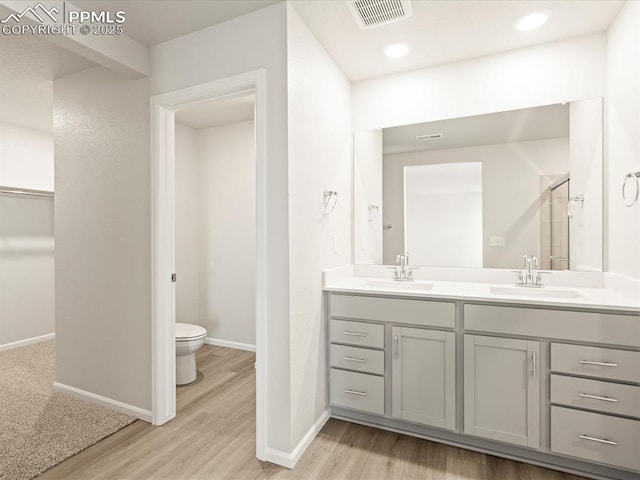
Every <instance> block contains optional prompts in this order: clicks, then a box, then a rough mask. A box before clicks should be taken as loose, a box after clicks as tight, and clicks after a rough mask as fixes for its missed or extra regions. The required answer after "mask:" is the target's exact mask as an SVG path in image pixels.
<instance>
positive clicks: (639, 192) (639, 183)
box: [622, 172, 640, 207]
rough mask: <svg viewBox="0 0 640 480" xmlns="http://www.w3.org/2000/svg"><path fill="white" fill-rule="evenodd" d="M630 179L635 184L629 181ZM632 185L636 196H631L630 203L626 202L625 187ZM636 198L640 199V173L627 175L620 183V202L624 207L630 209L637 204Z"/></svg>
mask: <svg viewBox="0 0 640 480" xmlns="http://www.w3.org/2000/svg"><path fill="white" fill-rule="evenodd" d="M630 179H633V180H635V182H633V180H632V181H629V180H630ZM633 183H635V184H636V194H635V195H632V196H631V201H627V185H628V184H633ZM638 197H640V172H635V173H627V174H626V175H625V177H624V180H623V181H622V202H623V203H624V205H625V206H626V207H630V206H632V205H633V204H634V203H637V202H638Z"/></svg>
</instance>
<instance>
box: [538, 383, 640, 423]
mask: <svg viewBox="0 0 640 480" xmlns="http://www.w3.org/2000/svg"><path fill="white" fill-rule="evenodd" d="M551 403H559V404H562V405H567V406H569V407H578V408H587V409H589V410H597V411H599V412H604V413H614V414H618V415H627V416H630V417H640V387H636V386H633V385H621V384H619V383H612V382H603V381H601V380H590V379H587V378H575V377H565V376H563V375H555V374H554V375H551Z"/></svg>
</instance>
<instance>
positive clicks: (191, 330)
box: [176, 323, 207, 385]
mask: <svg viewBox="0 0 640 480" xmlns="http://www.w3.org/2000/svg"><path fill="white" fill-rule="evenodd" d="M206 337H207V331H206V330H205V329H204V328H202V327H200V326H198V325H192V324H190V323H176V385H186V384H187V383H191V382H194V381H195V379H196V377H197V372H196V351H197V350H198V349H199V348H200V347H202V345H204V341H205V339H206Z"/></svg>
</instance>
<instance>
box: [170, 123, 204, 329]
mask: <svg viewBox="0 0 640 480" xmlns="http://www.w3.org/2000/svg"><path fill="white" fill-rule="evenodd" d="M196 135H197V133H196V130H194V129H193V128H191V127H187V126H185V125H177V124H176V137H175V149H176V156H175V159H176V163H175V272H176V274H177V276H178V281H177V282H176V288H175V292H176V304H175V305H176V307H175V308H176V321H177V322H182V323H195V324H198V323H199V321H200V278H199V273H200V260H201V258H200V250H199V248H200V241H199V235H198V231H199V229H200V213H201V212H200V202H199V199H198V175H199V172H198V153H197V145H196V138H197V137H196Z"/></svg>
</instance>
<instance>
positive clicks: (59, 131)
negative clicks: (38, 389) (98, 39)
mask: <svg viewBox="0 0 640 480" xmlns="http://www.w3.org/2000/svg"><path fill="white" fill-rule="evenodd" d="M54 99H55V100H54V112H55V116H56V122H55V127H54V154H55V189H56V202H55V215H56V276H55V278H56V285H57V288H56V332H57V334H56V337H57V349H56V352H57V354H56V355H57V357H56V361H57V372H56V381H57V382H59V383H62V384H65V385H68V386H71V387H75V388H78V389H81V390H85V391H88V392H91V393H94V394H97V395H102V396H105V397H108V398H111V399H114V400H118V401H121V402H124V403H126V404H129V405H133V406H136V407H139V408H143V409H149V408H150V407H151V273H150V272H151V218H150V211H151V205H150V202H151V191H150V184H151V172H150V161H149V158H150V138H149V82H148V80H146V79H143V80H128V79H125V78H123V77H121V76H118V75H117V74H114V73H111V72H110V71H108V70H106V69H105V68H103V67H94V68H91V69H88V70H85V71H82V72H80V73H77V74H74V75H70V76H68V77H64V78H61V79H59V80H56V81H55V82H54Z"/></svg>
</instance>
